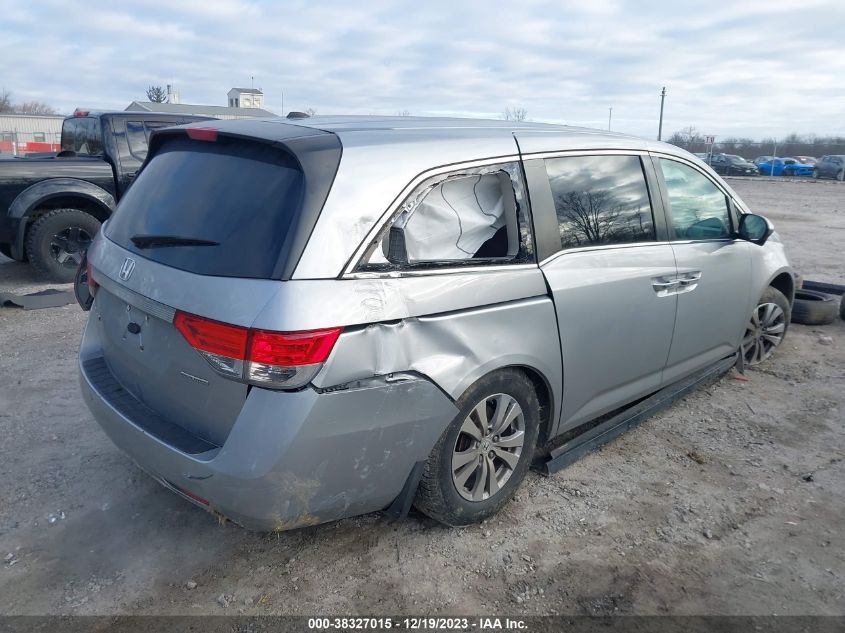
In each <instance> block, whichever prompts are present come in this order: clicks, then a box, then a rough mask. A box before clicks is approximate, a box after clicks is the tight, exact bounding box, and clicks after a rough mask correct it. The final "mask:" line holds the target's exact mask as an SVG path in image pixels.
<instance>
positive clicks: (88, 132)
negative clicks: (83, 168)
mask: <svg viewBox="0 0 845 633" xmlns="http://www.w3.org/2000/svg"><path fill="white" fill-rule="evenodd" d="M62 151H63V152H66V151H71V152H76V153H77V154H78V155H79V156H101V155H102V153H103V131H102V128H101V126H100V120H99V119H94V118H91V117H74V118H72V119H65V120H64V123H62Z"/></svg>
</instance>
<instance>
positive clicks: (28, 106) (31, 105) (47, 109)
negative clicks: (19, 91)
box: [14, 101, 56, 114]
mask: <svg viewBox="0 0 845 633" xmlns="http://www.w3.org/2000/svg"><path fill="white" fill-rule="evenodd" d="M14 109H15V112H17V113H19V114H56V110H55V108H53V107H52V106H49V105H47V104H46V103H41V102H40V101H24V102H23V103H19V104H17V105H16V106H15V108H14Z"/></svg>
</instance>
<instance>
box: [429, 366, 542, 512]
mask: <svg viewBox="0 0 845 633" xmlns="http://www.w3.org/2000/svg"><path fill="white" fill-rule="evenodd" d="M457 404H458V408H459V410H460V412H459V413H458V415H457V416H456V417H455V419H454V420H452V423H451V424H450V425H449V426H448V428H447V429H446V430H445V431H444V432H443V435H441V436H440V439H439V440H438V441H437V444H435V445H434V448H433V449H432V451H431V455H430V456H429V458H428V461H427V462H426V464H425V470H424V471H423V475H422V479H421V481H420V487H419V491H418V492H417V498H416V499H415V501H414V505H416V507H417V508H418V509H420V510H421V511H422V512H424V513H425V514H427V515H428V516H430V517H431V518H433V519H436V520H438V521H440V522H442V523H445V524H447V525H469V524H470V523H477V522H479V521H482V520H484V519H486V518H488V517H490V516H492V515H493V514H495V513H496V512H498V511H499V510H500V509H501V508H502V506H504V505H505V504H506V503H507V502H508V500H510V498H511V497H512V496H513V494H514V493H515V492H516V490H517V488H518V487H519V484H520V483H521V482H522V480H523V479H524V478H525V474H526V473H527V472H528V468H529V466H530V465H531V460H532V459H533V457H534V450H535V448H536V445H537V436H538V433H539V427H540V421H539V411H540V405H539V401H538V400H537V394H536V393H535V391H534V386H533V384H532V383H531V381H530V380H529V379H528V377H527V376H526V375H525V374H524V373H522V372H521V371H518V370H515V369H503V370H500V371H497V372H494V373H492V374H488V375H487V376H485V377H483V378H481V379H480V380H479V381H478V382H476V383H475V384H474V385H473V386H472V387H470V388H469V389H468V390H467V392H466V393H465V394H464V395H463V396H462V397H461V399H460V400H459V401H458V403H457Z"/></svg>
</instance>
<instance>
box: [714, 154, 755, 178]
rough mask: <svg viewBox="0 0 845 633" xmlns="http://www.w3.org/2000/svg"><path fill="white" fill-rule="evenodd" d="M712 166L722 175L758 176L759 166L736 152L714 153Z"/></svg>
mask: <svg viewBox="0 0 845 633" xmlns="http://www.w3.org/2000/svg"><path fill="white" fill-rule="evenodd" d="M710 167H712V168H713V171H715V172H716V173H717V174H719V175H721V176H756V175H757V167H756V166H755V165H754V164H753V163H749V162H748V161H747V160H745V159H744V158H743V157H742V156H737V155H736V154H714V155H713V157H712V158H711V159H710Z"/></svg>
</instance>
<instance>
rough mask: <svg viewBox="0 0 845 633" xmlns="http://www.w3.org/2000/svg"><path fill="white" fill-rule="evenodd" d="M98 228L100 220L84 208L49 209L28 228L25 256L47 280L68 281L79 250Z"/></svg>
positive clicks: (88, 242)
mask: <svg viewBox="0 0 845 633" xmlns="http://www.w3.org/2000/svg"><path fill="white" fill-rule="evenodd" d="M99 230H100V221H99V220H98V219H97V218H95V217H94V216H93V215H90V214H88V213H85V212H84V211H79V210H78V209H55V210H53V211H49V212H48V213H45V214H44V215H42V216H40V217H39V218H38V219H37V220H35V222H33V224H32V226H31V227H29V230H28V231H27V237H26V254H27V257H28V258H29V261H30V263H31V264H32V265H33V266H34V267H35V270H36V271H38V273H39V274H40V275H41V276H43V277H45V278H46V279H49V280H50V281H57V282H60V283H70V282H72V281H73V278H74V277H75V275H76V268H77V266H78V264H79V260H80V259H81V257H82V253H83V252H84V251H85V249H86V248H87V245H88V244H90V243H91V240H92V239H94V236H95V235H96V234H97V231H99ZM74 235H76V236H77V237H75V238H74V237H73V236H74ZM60 242H61V244H62V245H59V243H60Z"/></svg>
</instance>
